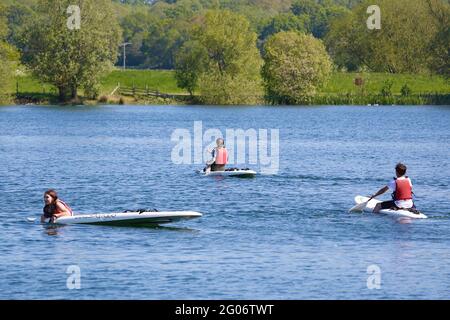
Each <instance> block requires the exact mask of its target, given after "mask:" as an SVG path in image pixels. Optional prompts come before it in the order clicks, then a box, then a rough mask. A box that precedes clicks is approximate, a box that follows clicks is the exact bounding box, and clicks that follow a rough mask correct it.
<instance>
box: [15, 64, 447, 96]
mask: <svg viewBox="0 0 450 320" xmlns="http://www.w3.org/2000/svg"><path fill="white" fill-rule="evenodd" d="M356 77H362V78H363V79H364V91H365V93H366V94H367V95H377V94H379V93H380V91H381V88H382V87H383V85H384V82H385V81H386V80H392V81H393V87H392V93H393V94H394V95H396V94H397V95H398V94H400V90H401V88H402V87H403V86H404V85H405V84H407V85H408V87H409V88H410V89H411V94H413V95H418V94H447V95H448V94H450V83H449V82H448V81H445V79H444V78H442V77H439V76H430V75H406V74H384V73H334V74H333V75H332V77H331V79H330V80H329V81H328V83H327V84H326V85H325V87H324V88H322V90H320V95H321V96H326V95H330V96H334V95H337V94H357V93H358V92H359V90H360V89H359V88H357V87H356V86H355V84H354V79H355V78H356ZM118 83H120V85H121V86H122V87H133V86H135V87H136V88H140V89H144V88H145V87H146V86H148V88H149V89H150V90H158V91H160V92H162V93H173V94H177V93H186V91H185V90H183V89H180V88H178V87H177V84H176V80H175V77H174V71H169V70H126V71H122V70H120V69H116V70H114V71H113V72H111V73H110V74H108V75H107V76H105V77H103V78H102V79H101V90H100V91H101V92H100V95H109V94H110V93H111V92H112V91H113V90H114V88H115V87H116V86H117V84H118ZM18 84H19V92H20V93H27V94H43V93H45V94H48V93H54V94H56V92H57V91H56V89H55V88H54V87H53V86H51V85H48V84H42V83H40V82H39V81H38V80H36V79H33V78H32V77H31V76H29V75H27V76H22V77H20V78H18ZM10 90H11V93H13V92H15V91H16V87H15V86H14V87H11V89H10ZM80 93H81V94H82V92H80Z"/></svg>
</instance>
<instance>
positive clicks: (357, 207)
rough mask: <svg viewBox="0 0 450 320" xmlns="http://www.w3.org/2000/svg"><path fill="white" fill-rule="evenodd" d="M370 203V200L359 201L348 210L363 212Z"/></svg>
mask: <svg viewBox="0 0 450 320" xmlns="http://www.w3.org/2000/svg"><path fill="white" fill-rule="evenodd" d="M368 203H369V201H366V202H361V203H358V204H357V205H355V206H354V207H352V208H351V209H350V210H348V212H363V211H364V209H365V208H366V206H367V204H368Z"/></svg>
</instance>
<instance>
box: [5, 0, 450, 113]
mask: <svg viewBox="0 0 450 320" xmlns="http://www.w3.org/2000/svg"><path fill="white" fill-rule="evenodd" d="M3 3H4V6H3V7H0V10H1V11H0V58H1V59H2V61H6V62H7V63H4V64H2V65H1V66H0V72H1V75H2V76H1V77H0V92H4V89H2V86H3V88H4V87H5V86H7V82H8V81H10V80H11V79H12V78H13V74H14V71H15V70H16V66H17V64H18V63H19V62H20V63H22V65H25V66H27V68H28V69H30V70H32V72H33V73H34V74H35V76H36V77H38V78H39V79H41V80H42V81H44V82H48V83H51V84H53V85H55V87H57V88H58V90H59V95H60V99H61V100H67V99H76V98H77V96H78V89H80V88H81V89H83V92H84V94H85V96H88V97H91V98H95V97H96V96H97V95H98V82H99V78H100V76H101V75H102V74H104V73H105V72H107V71H108V70H110V69H111V67H112V66H113V65H114V64H115V65H122V62H123V60H122V59H123V56H122V51H121V50H119V48H120V44H121V43H123V42H129V43H131V44H130V45H129V46H128V47H127V66H131V67H135V68H151V69H175V70H176V76H177V81H178V84H179V86H180V87H182V88H185V89H186V90H188V91H189V92H191V94H192V95H194V94H196V93H198V95H199V96H200V97H201V99H202V101H203V102H205V103H224V104H238V103H255V102H257V101H258V99H261V97H262V96H265V100H266V101H269V102H272V103H308V102H309V101H311V98H312V97H313V96H314V95H315V93H316V92H317V90H318V89H319V88H320V87H321V86H322V85H323V83H325V82H326V81H327V79H328V77H329V75H330V73H331V72H332V71H333V70H341V71H377V72H389V73H435V74H441V75H444V76H447V77H448V76H449V74H450V71H449V56H450V49H449V44H450V21H449V17H450V6H449V4H448V0H376V1H373V0H213V1H211V0H165V1H162V0H154V1H146V0H116V1H111V0H99V1H94V0H70V1H69V0H17V1H12V0H4V1H3ZM74 4H75V5H79V7H80V9H81V21H82V26H83V27H82V28H80V29H76V30H71V29H68V28H67V26H66V24H67V18H68V13H67V8H68V7H69V6H70V5H74ZM373 4H376V5H378V6H379V7H380V9H381V29H379V30H377V29H375V30H370V29H369V28H368V27H367V23H366V21H367V19H368V17H369V14H368V13H367V8H368V7H369V6H370V5H373ZM19 53H20V58H19ZM19 59H20V61H19Z"/></svg>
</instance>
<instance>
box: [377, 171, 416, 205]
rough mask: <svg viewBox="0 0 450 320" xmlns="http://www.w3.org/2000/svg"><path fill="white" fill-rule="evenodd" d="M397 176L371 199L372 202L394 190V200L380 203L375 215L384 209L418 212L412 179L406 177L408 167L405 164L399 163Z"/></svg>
mask: <svg viewBox="0 0 450 320" xmlns="http://www.w3.org/2000/svg"><path fill="white" fill-rule="evenodd" d="M395 174H396V176H397V177H395V178H394V179H393V180H392V181H391V182H389V184H388V185H387V186H385V187H383V188H381V189H380V190H379V191H378V192H377V193H375V194H374V195H372V196H371V197H370V200H372V199H373V198H376V197H378V196H379V195H382V194H383V193H385V192H386V191H388V190H392V200H390V201H383V202H381V203H378V204H377V205H376V206H375V208H374V209H373V212H374V213H378V212H380V210H382V209H394V210H398V209H406V210H409V211H412V212H415V211H417V210H415V206H414V202H413V191H412V182H411V179H410V178H408V177H407V176H405V174H406V166H405V165H404V164H403V163H398V164H397V165H396V167H395Z"/></svg>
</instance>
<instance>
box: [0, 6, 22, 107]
mask: <svg viewBox="0 0 450 320" xmlns="http://www.w3.org/2000/svg"><path fill="white" fill-rule="evenodd" d="M4 12H5V9H4V7H2V6H1V5H0V61H1V63H0V103H3V102H6V101H8V100H9V99H8V89H9V88H10V87H11V84H12V82H13V80H14V76H15V70H16V67H17V65H18V60H19V53H18V52H17V50H16V49H15V48H14V47H13V46H11V45H9V44H8V43H7V42H6V37H7V35H8V28H7V20H6V17H5V16H4V15H2V13H4Z"/></svg>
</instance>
